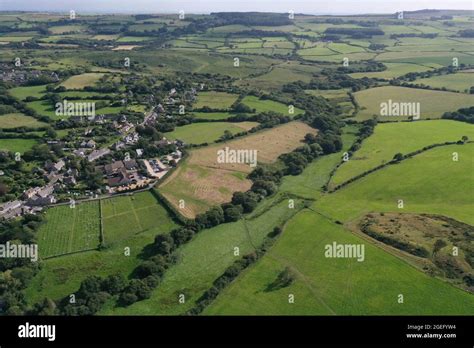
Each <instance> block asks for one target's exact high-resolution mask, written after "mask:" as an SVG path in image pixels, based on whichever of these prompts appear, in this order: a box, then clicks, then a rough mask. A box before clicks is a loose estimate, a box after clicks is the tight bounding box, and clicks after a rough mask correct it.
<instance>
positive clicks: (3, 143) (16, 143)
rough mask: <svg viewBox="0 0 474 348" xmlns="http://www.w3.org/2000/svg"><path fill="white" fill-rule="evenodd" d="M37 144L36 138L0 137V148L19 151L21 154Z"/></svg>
mask: <svg viewBox="0 0 474 348" xmlns="http://www.w3.org/2000/svg"><path fill="white" fill-rule="evenodd" d="M35 144H36V140H34V139H21V138H18V139H0V150H3V151H10V152H19V153H21V154H23V153H25V151H28V150H30V149H31V148H32V147H33V145H35Z"/></svg>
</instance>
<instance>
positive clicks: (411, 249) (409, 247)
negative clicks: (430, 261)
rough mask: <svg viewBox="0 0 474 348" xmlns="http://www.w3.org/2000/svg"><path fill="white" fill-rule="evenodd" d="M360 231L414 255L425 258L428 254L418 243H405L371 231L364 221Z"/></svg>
mask: <svg viewBox="0 0 474 348" xmlns="http://www.w3.org/2000/svg"><path fill="white" fill-rule="evenodd" d="M361 231H362V232H364V233H365V234H367V235H368V236H370V237H372V238H374V239H376V240H378V241H380V242H382V243H385V244H387V245H391V246H393V247H395V248H397V249H400V250H403V251H406V252H407V253H409V254H412V255H415V256H418V257H424V258H427V257H429V256H430V253H429V251H428V250H426V249H425V248H424V247H422V246H418V245H415V244H411V243H405V242H403V241H401V240H398V239H395V238H392V237H390V236H387V235H382V234H380V233H377V232H376V231H373V230H372V229H371V228H370V224H369V223H365V224H364V225H362V226H361Z"/></svg>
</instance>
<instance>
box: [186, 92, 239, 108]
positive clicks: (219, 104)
mask: <svg viewBox="0 0 474 348" xmlns="http://www.w3.org/2000/svg"><path fill="white" fill-rule="evenodd" d="M237 97H238V95H236V94H231V93H226V92H199V94H198V97H197V101H196V103H195V104H194V107H195V108H197V109H198V108H202V107H204V106H208V107H210V108H213V109H228V108H230V107H231V106H232V104H234V102H235V101H236V100H237Z"/></svg>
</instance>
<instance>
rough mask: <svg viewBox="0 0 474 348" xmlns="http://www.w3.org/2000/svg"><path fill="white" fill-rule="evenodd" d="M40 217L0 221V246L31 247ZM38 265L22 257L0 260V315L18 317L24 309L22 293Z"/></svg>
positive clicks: (29, 216)
mask: <svg viewBox="0 0 474 348" xmlns="http://www.w3.org/2000/svg"><path fill="white" fill-rule="evenodd" d="M41 221H42V217H41V216H37V215H25V216H24V217H22V218H21V219H19V220H10V221H2V222H0V243H1V244H5V243H6V242H10V243H21V244H35V243H36V231H37V230H38V228H39V226H40V224H41ZM38 267H39V266H38V262H33V261H31V260H30V259H26V258H0V313H4V314H7V315H22V314H24V313H25V312H26V311H27V310H28V305H27V303H26V301H25V298H24V295H23V290H24V289H25V288H26V287H27V286H28V284H29V282H30V281H31V279H32V278H33V277H34V275H35V274H36V273H37V271H38Z"/></svg>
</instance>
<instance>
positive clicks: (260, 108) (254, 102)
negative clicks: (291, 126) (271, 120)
mask: <svg viewBox="0 0 474 348" xmlns="http://www.w3.org/2000/svg"><path fill="white" fill-rule="evenodd" d="M242 103H243V104H245V105H247V106H248V107H250V108H252V109H255V111H256V112H276V113H279V114H282V115H285V116H296V115H299V114H302V113H304V111H303V110H301V109H299V108H297V107H294V113H293V114H290V111H289V105H285V104H282V103H279V102H276V101H273V100H269V99H259V98H258V97H255V96H253V95H249V96H246V97H245V98H244V99H243V100H242Z"/></svg>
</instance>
